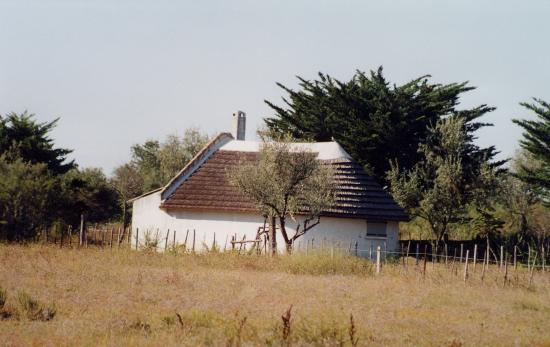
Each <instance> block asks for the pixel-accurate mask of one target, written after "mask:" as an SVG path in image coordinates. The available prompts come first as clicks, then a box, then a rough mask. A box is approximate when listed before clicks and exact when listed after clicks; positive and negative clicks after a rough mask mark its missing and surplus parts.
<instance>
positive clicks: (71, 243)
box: [68, 225, 73, 246]
mask: <svg viewBox="0 0 550 347" xmlns="http://www.w3.org/2000/svg"><path fill="white" fill-rule="evenodd" d="M68 231H69V246H72V245H73V227H72V226H70V225H69V230H68Z"/></svg>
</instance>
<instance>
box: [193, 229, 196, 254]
mask: <svg viewBox="0 0 550 347" xmlns="http://www.w3.org/2000/svg"><path fill="white" fill-rule="evenodd" d="M195 236H196V233H195V229H193V253H195Z"/></svg>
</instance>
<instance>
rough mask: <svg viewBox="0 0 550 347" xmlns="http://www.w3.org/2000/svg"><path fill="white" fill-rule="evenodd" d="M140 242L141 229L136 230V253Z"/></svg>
mask: <svg viewBox="0 0 550 347" xmlns="http://www.w3.org/2000/svg"><path fill="white" fill-rule="evenodd" d="M138 242H139V228H136V251H137V250H138V248H139V247H138V246H139V244H138Z"/></svg>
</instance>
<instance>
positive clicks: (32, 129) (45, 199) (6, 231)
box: [0, 112, 119, 241]
mask: <svg viewBox="0 0 550 347" xmlns="http://www.w3.org/2000/svg"><path fill="white" fill-rule="evenodd" d="M56 124H57V120H55V121H53V122H49V123H39V122H37V121H36V120H35V119H34V115H29V114H27V113H26V112H25V113H23V114H20V115H19V114H15V113H11V114H9V115H8V116H6V117H5V118H2V117H0V177H2V179H1V180H0V238H5V239H8V240H10V241H21V240H24V239H29V238H32V237H34V236H35V235H36V234H37V232H38V231H40V230H41V229H45V228H48V227H50V226H51V225H52V224H53V223H54V222H55V223H57V224H61V225H73V226H76V225H77V224H78V222H79V220H80V214H85V215H86V218H87V220H89V221H96V222H103V221H107V220H110V219H112V218H115V217H116V216H117V215H118V214H119V207H118V204H117V194H116V191H115V190H114V188H113V187H112V186H111V184H110V183H109V182H108V180H107V178H106V177H105V175H104V174H103V173H102V172H101V170H100V169H84V170H79V169H78V168H77V167H76V164H75V163H74V162H73V161H67V158H66V156H67V155H68V154H69V153H70V152H71V151H70V150H67V149H59V148H55V146H54V142H53V140H52V139H51V138H50V137H49V133H50V132H51V130H52V129H53V128H54V127H55V125H56Z"/></svg>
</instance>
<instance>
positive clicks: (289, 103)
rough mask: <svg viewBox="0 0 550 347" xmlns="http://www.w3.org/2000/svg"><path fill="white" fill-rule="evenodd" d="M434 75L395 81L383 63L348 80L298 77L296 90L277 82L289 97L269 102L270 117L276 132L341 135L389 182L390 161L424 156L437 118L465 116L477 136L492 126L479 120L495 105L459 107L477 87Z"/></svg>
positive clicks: (316, 137)
mask: <svg viewBox="0 0 550 347" xmlns="http://www.w3.org/2000/svg"><path fill="white" fill-rule="evenodd" d="M429 78H430V76H429V75H426V76H421V77H419V78H416V79H414V80H412V81H410V82H407V83H405V84H403V85H395V84H393V85H391V84H390V83H389V82H388V81H387V80H386V78H385V77H384V75H383V71H382V68H381V67H380V68H379V69H378V70H377V71H371V72H370V74H365V73H363V72H360V71H357V72H356V73H355V75H354V76H353V77H352V78H351V80H349V81H347V82H342V81H339V80H337V79H335V78H332V77H331V76H329V75H326V74H323V73H319V79H317V80H313V81H309V80H306V79H304V78H302V77H298V80H299V81H300V83H299V86H300V89H299V90H297V91H295V90H292V89H290V88H288V87H286V86H284V85H283V84H281V83H277V85H278V86H279V87H281V88H282V89H283V90H284V91H285V92H286V93H288V97H285V98H283V103H284V105H283V106H278V105H275V104H274V103H272V102H270V101H267V100H266V101H265V102H266V103H267V104H268V105H269V106H270V107H271V108H272V109H273V110H274V111H275V115H274V116H272V117H268V118H266V119H265V122H266V125H267V127H268V128H269V130H270V131H271V132H273V133H276V134H290V135H291V136H292V137H294V138H297V139H304V140H311V141H331V140H336V141H338V142H339V143H340V144H341V145H342V146H343V147H344V148H345V149H346V151H348V153H349V154H350V155H351V156H352V157H353V158H354V159H355V160H357V161H358V162H359V163H360V164H362V165H363V166H364V167H365V169H366V171H367V172H368V173H369V174H371V175H373V176H374V177H375V178H377V179H378V180H379V181H380V182H387V181H386V172H387V171H388V170H390V161H393V162H396V163H397V164H398V165H399V167H400V168H401V169H403V170H408V169H411V168H412V167H413V166H414V165H415V164H416V163H418V162H419V161H420V160H422V153H420V152H419V151H418V149H419V146H420V144H422V143H425V142H426V141H427V140H428V136H430V134H431V132H430V130H429V129H430V127H433V126H434V125H435V124H436V123H437V121H438V120H440V119H442V118H444V117H448V116H460V117H461V118H462V119H464V122H465V127H466V128H467V135H466V136H472V137H473V133H474V132H475V131H476V130H478V129H479V128H481V127H484V126H489V125H491V124H488V123H483V122H479V121H478V119H479V118H480V117H482V116H483V115H485V114H486V113H488V112H491V111H493V110H494V108H493V107H489V106H487V105H480V106H477V107H473V108H470V109H464V110H459V109H458V105H459V99H460V96H461V95H462V94H464V93H466V92H468V91H471V90H473V89H475V88H474V87H472V86H469V85H468V84H467V83H466V82H464V83H451V84H434V83H430V82H429ZM475 150H476V151H477V156H478V157H479V158H487V159H492V158H493V157H494V156H495V155H496V153H497V152H496V150H495V148H494V147H493V146H491V147H488V148H483V149H482V148H475ZM471 159H472V160H477V159H475V158H474V157H473V156H472V157H471ZM500 164H502V163H500Z"/></svg>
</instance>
